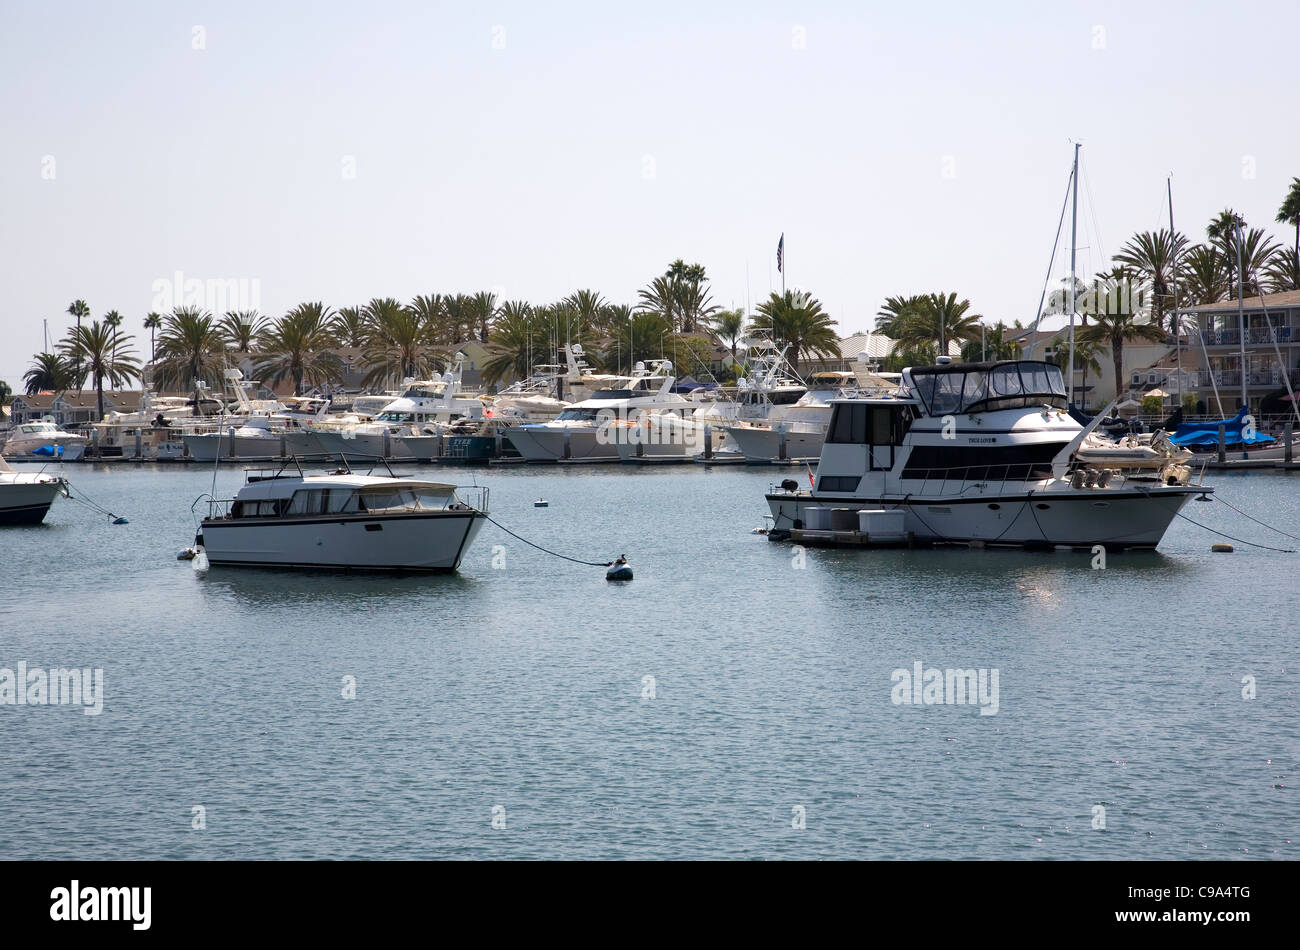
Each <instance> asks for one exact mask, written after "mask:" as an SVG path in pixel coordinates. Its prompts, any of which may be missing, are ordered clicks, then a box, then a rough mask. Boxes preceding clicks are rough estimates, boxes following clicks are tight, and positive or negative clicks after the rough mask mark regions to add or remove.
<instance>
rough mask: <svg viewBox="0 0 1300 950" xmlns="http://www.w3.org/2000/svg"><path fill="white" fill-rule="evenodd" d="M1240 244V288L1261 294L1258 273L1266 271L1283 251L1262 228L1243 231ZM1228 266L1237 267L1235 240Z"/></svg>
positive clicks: (1247, 291)
mask: <svg viewBox="0 0 1300 950" xmlns="http://www.w3.org/2000/svg"><path fill="white" fill-rule="evenodd" d="M1240 244H1241V281H1242V289H1243V290H1244V291H1245V292H1246V293H1254V294H1257V295H1258V294H1262V293H1263V292H1264V291H1263V288H1262V286H1261V284H1260V280H1259V278H1260V275H1261V274H1263V273H1266V272H1267V271H1268V268H1269V266H1270V265H1271V264H1272V263H1273V261H1274V259H1275V258H1276V257H1277V255H1278V254H1279V253H1280V252H1283V248H1282V246H1281V245H1280V244H1278V243H1277V241H1275V240H1273V238H1271V237H1269V235H1268V234H1267V233H1265V231H1264V229H1263V228H1251V229H1250V230H1249V231H1243V232H1242V234H1241V236H1240ZM1229 266H1230V267H1231V268H1232V269H1233V270H1234V271H1235V270H1236V269H1237V258H1236V243H1235V240H1234V245H1233V257H1232V260H1231V261H1230V262H1229Z"/></svg>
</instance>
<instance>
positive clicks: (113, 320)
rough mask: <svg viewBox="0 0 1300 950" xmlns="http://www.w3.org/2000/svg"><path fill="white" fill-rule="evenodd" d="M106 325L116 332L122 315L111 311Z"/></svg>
mask: <svg viewBox="0 0 1300 950" xmlns="http://www.w3.org/2000/svg"><path fill="white" fill-rule="evenodd" d="M104 323H105V324H106V325H108V326H110V327H112V328H113V330H114V331H116V330H117V329H118V328H120V327H121V326H122V315H121V314H120V313H118V312H117V311H116V310H110V311H108V313H106V314H104ZM101 415H102V413H101Z"/></svg>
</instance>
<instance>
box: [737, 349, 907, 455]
mask: <svg viewBox="0 0 1300 950" xmlns="http://www.w3.org/2000/svg"><path fill="white" fill-rule="evenodd" d="M901 382H902V375H901V374H899V373H871V374H862V373H857V374H855V373H850V372H847V371H838V372H837V371H830V372H824V373H813V375H812V376H811V377H810V378H809V380H808V392H807V393H805V394H804V395H803V396H801V397H800V398H799V400H798V401H797V402H795V403H793V404H792V405H788V406H774V407H773V408H772V411H771V412H770V413H769V414H768V416H767V418H766V419H765V420H763V421H761V422H738V423H736V424H735V425H731V426H728V427H727V430H726V431H727V435H728V436H729V437H730V439H731V442H732V444H733V445H734V446H735V448H736V449H737V450H738V451H739V452H741V453H742V454H743V455H744V456H745V461H746V462H750V463H759V464H761V463H764V462H773V461H784V460H786V459H804V460H809V459H815V458H817V457H818V456H820V455H821V451H822V443H823V442H824V441H825V440H826V427H827V426H828V425H829V424H830V419H831V403H832V401H833V400H834V399H837V398H841V397H859V396H865V395H884V394H892V393H894V392H895V391H897V389H898V386H899V384H900V383H901Z"/></svg>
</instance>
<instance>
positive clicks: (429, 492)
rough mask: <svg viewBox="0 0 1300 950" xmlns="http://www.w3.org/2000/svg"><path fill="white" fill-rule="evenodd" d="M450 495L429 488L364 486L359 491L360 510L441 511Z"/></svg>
mask: <svg viewBox="0 0 1300 950" xmlns="http://www.w3.org/2000/svg"><path fill="white" fill-rule="evenodd" d="M450 497H451V496H450V495H448V494H446V493H445V492H439V491H436V490H434V489H430V488H411V487H409V486H408V487H406V488H385V487H381V488H366V489H363V490H362V491H361V495H360V499H359V500H360V504H361V510H362V511H368V512H381V511H441V510H442V509H444V508H446V507H447V502H448V500H449V499H450Z"/></svg>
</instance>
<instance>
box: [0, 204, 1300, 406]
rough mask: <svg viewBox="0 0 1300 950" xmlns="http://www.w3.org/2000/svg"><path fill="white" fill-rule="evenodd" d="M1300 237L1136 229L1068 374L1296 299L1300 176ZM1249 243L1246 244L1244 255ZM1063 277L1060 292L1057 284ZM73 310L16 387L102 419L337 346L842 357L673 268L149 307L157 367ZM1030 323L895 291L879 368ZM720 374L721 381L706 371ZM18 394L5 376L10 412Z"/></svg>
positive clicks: (316, 363)
mask: <svg viewBox="0 0 1300 950" xmlns="http://www.w3.org/2000/svg"><path fill="white" fill-rule="evenodd" d="M1276 220H1277V222H1278V223H1282V224H1287V225H1289V226H1290V227H1291V228H1292V229H1294V239H1293V241H1292V242H1291V246H1290V247H1288V246H1287V245H1286V244H1283V243H1279V242H1278V241H1276V240H1274V239H1273V238H1272V237H1270V236H1269V235H1268V234H1267V232H1266V231H1265V229H1264V228H1260V227H1248V226H1247V224H1246V222H1245V221H1244V220H1243V219H1242V218H1241V216H1240V215H1239V214H1237V212H1236V211H1234V210H1233V209H1231V208H1227V209H1225V210H1224V211H1222V212H1220V213H1219V214H1218V215H1216V216H1215V217H1214V218H1213V219H1212V220H1211V221H1210V222H1209V224H1208V225H1207V226H1206V228H1205V235H1206V239H1205V241H1203V242H1200V243H1195V244H1193V243H1192V242H1191V241H1190V239H1189V238H1188V237H1187V236H1186V235H1185V234H1182V233H1181V232H1170V231H1169V230H1167V229H1160V230H1157V231H1145V232H1140V233H1137V234H1134V235H1133V236H1132V237H1131V238H1130V239H1129V240H1128V242H1127V243H1126V244H1125V245H1124V246H1123V248H1122V249H1121V250H1120V251H1119V252H1118V253H1117V254H1115V255H1114V257H1113V259H1112V263H1113V265H1114V266H1113V267H1112V268H1111V269H1110V270H1107V271H1104V272H1102V273H1100V274H1098V275H1096V276H1095V277H1094V278H1093V280H1092V281H1090V282H1088V281H1083V280H1078V281H1077V282H1076V288H1075V290H1076V312H1077V314H1078V317H1079V323H1078V325H1077V328H1076V332H1075V366H1074V368H1075V370H1076V372H1078V371H1082V372H1083V373H1084V378H1085V380H1086V378H1087V375H1088V373H1090V372H1091V373H1094V374H1098V375H1099V374H1100V373H1101V366H1102V362H1101V361H1102V360H1103V359H1107V358H1109V359H1110V360H1111V361H1112V363H1113V368H1114V371H1115V378H1116V379H1117V380H1120V379H1123V378H1124V372H1123V371H1124V368H1125V367H1124V363H1123V358H1124V346H1125V344H1128V343H1136V342H1161V341H1168V342H1171V345H1172V339H1173V336H1174V334H1175V331H1176V330H1177V329H1178V323H1179V321H1178V320H1177V318H1176V317H1175V314H1176V313H1177V312H1178V310H1180V309H1181V308H1185V307H1189V306H1198V305H1205V304H1210V303H1218V302H1220V301H1224V300H1230V299H1234V298H1235V297H1236V295H1237V292H1238V286H1237V284H1238V280H1239V278H1238V268H1237V258H1238V251H1239V250H1240V257H1241V269H1240V273H1241V277H1240V280H1241V282H1242V284H1243V286H1242V287H1241V290H1242V292H1243V293H1244V294H1245V295H1246V296H1265V295H1267V294H1274V293H1282V292H1285V291H1290V290H1298V289H1300V178H1295V179H1293V180H1292V184H1291V187H1290V189H1289V191H1288V192H1287V194H1286V196H1285V199H1284V201H1283V203H1282V205H1281V207H1280V209H1279V211H1278V213H1277V218H1276ZM1239 244H1240V248H1238V245H1239ZM1062 283H1065V282H1064V281H1063V282H1062ZM1068 296H1069V295H1068V288H1065V287H1062V288H1059V289H1057V290H1055V291H1053V293H1052V294H1051V295H1050V297H1049V299H1048V302H1047V305H1046V307H1045V309H1044V310H1043V314H1042V316H1044V317H1052V316H1063V315H1067V314H1068V307H1067V300H1068ZM66 314H67V315H68V316H70V317H72V318H73V319H74V321H75V323H73V325H72V326H70V327H69V329H68V331H67V334H66V336H65V337H64V338H63V339H62V340H61V341H59V342H58V343H57V344H56V345H55V346H54V347H53V350H52V351H50V352H42V353H37V354H35V355H34V356H33V357H32V359H31V363H30V365H29V368H28V370H27V372H26V373H25V374H24V375H23V380H22V385H23V387H24V391H25V392H26V393H28V394H29V395H30V394H34V393H40V392H63V391H68V390H84V389H93V390H94V391H95V393H96V396H97V408H98V411H99V415H100V416H101V417H102V416H103V414H104V397H103V393H104V389H105V386H106V385H107V386H108V387H109V388H110V389H111V388H125V387H126V386H127V385H129V384H131V383H132V382H136V381H140V382H143V381H144V380H146V379H147V380H148V382H149V384H150V386H151V388H152V389H154V390H155V391H160V392H161V391H168V392H178V393H180V392H187V393H191V394H194V395H195V396H197V395H198V393H199V388H198V384H199V383H203V384H204V385H206V386H209V387H213V388H216V389H220V388H221V386H222V383H223V378H222V374H223V371H224V370H225V369H226V368H227V367H228V366H230V365H233V364H236V363H238V362H240V361H243V360H248V361H250V362H251V363H252V365H253V367H254V375H255V377H256V378H257V379H259V380H260V381H262V382H265V383H269V384H270V385H272V386H275V385H279V384H282V383H284V382H286V381H289V382H291V383H292V386H293V390H294V393H295V394H302V393H303V392H304V391H305V390H306V389H308V388H313V387H315V388H320V387H325V388H328V387H331V386H335V385H337V384H338V383H339V382H340V381H341V380H342V379H343V377H344V374H345V366H346V365H347V364H345V361H344V359H343V358H341V357H340V355H339V351H340V350H347V351H349V352H350V354H353V355H354V359H355V362H356V363H357V364H359V365H360V366H361V367H362V370H363V373H364V375H363V378H362V387H363V388H366V389H383V388H391V387H392V386H393V385H396V384H397V383H398V382H400V380H402V379H404V378H408V377H427V376H429V375H432V374H438V373H442V372H444V371H445V369H446V368H447V366H448V365H449V364H450V363H451V361H452V360H453V359H454V354H455V353H456V352H457V350H458V349H459V348H460V347H462V346H464V345H466V344H469V343H470V342H471V341H473V342H475V343H477V344H479V345H480V346H481V347H482V348H483V351H484V352H485V353H486V354H487V355H486V357H485V359H484V360H483V363H482V366H481V372H482V378H483V383H484V384H485V385H505V384H508V383H510V382H512V381H513V380H515V379H522V378H526V377H527V376H528V375H529V374H530V373H531V372H532V369H533V367H534V365H536V364H539V363H551V362H553V361H554V360H555V359H556V358H557V353H558V352H559V350H560V348H561V347H563V346H564V345H565V344H569V343H580V344H582V346H583V350H584V357H585V358H586V359H587V360H588V362H590V363H591V364H592V366H593V368H594V369H596V370H598V371H604V372H610V373H628V372H630V371H631V369H632V367H634V366H635V365H636V363H637V362H638V361H645V360H652V359H669V360H672V362H673V364H674V365H675V366H677V367H678V369H679V371H680V372H681V373H682V374H683V375H686V374H703V375H708V376H712V377H715V378H717V379H718V382H720V383H724V384H725V383H728V382H734V380H735V378H736V376H737V375H741V374H743V367H742V366H741V365H740V359H741V357H742V353H741V350H742V342H743V341H744V340H745V339H746V338H748V337H750V336H754V335H759V336H764V337H767V338H770V339H771V340H772V342H773V343H774V344H775V345H776V346H778V347H788V350H787V359H788V360H789V362H790V365H791V368H792V369H794V370H795V371H796V372H798V370H799V366H800V363H801V362H806V361H807V360H809V359H840V358H842V357H841V352H840V343H841V340H840V338H839V337H838V335H837V334H836V332H835V331H836V323H835V320H834V318H833V317H832V316H831V315H830V314H829V313H827V312H826V311H825V310H824V309H823V307H822V305H821V303H820V301H818V300H817V299H816V297H815V296H813V295H812V294H810V293H808V292H807V291H804V290H796V289H790V290H786V291H784V292H783V293H775V292H774V293H771V294H770V295H769V296H768V297H767V299H765V300H763V301H762V302H760V303H759V304H758V305H757V306H756V307H755V308H754V309H753V312H752V313H748V314H747V313H745V311H744V309H743V308H741V309H731V310H728V309H725V308H722V307H720V306H718V305H717V304H715V303H714V302H713V298H712V295H711V288H710V284H709V280H708V275H707V273H706V270H705V267H704V265H702V264H698V263H696V264H687V263H686V262H685V261H684V260H681V259H678V260H675V261H673V262H672V264H670V265H669V267H668V268H667V270H666V271H665V272H664V273H663V274H662V275H660V276H658V277H655V278H653V279H652V280H651V281H650V282H649V283H647V284H646V286H644V287H643V288H641V290H639V291H638V293H637V299H636V302H635V303H614V302H612V301H610V300H609V299H608V298H606V297H605V296H604V295H603V294H601V293H600V292H599V291H596V290H593V289H581V290H576V291H574V292H573V293H571V294H570V295H568V296H567V297H565V298H563V299H562V300H559V301H555V302H553V303H545V304H534V303H530V302H528V301H524V300H500V299H498V297H497V296H496V295H495V294H493V293H490V292H486V291H484V292H479V293H475V294H436V293H435V294H427V295H419V296H416V297H414V298H412V299H411V300H410V301H409V302H406V303H403V302H402V301H400V300H397V299H395V298H392V297H376V298H372V299H371V300H370V301H369V302H368V303H365V304H357V305H351V306H343V307H339V308H337V309H335V308H333V307H331V306H329V305H327V304H325V303H323V302H321V301H308V302H303V303H300V304H298V305H297V306H295V307H293V308H292V309H290V310H289V311H288V312H286V313H285V314H284V315H283V316H280V317H278V318H273V317H270V316H267V315H265V314H262V313H259V312H258V311H256V310H239V311H228V312H225V313H223V314H221V315H217V314H214V313H212V312H210V311H208V310H204V309H203V308H201V307H197V306H179V307H176V308H175V309H174V310H172V311H171V312H170V313H166V314H162V313H156V312H155V313H150V314H148V315H147V316H146V317H145V318H144V320H143V328H144V330H146V331H147V332H148V341H147V342H148V350H147V353H148V359H147V360H144V361H143V362H142V358H141V356H138V355H137V352H136V343H135V336H134V335H133V334H130V333H126V332H123V330H122V325H123V323H124V318H123V317H122V315H121V314H120V313H119V312H118V311H116V310H111V311H109V312H108V313H107V314H105V316H104V317H103V318H102V319H100V320H95V319H93V318H92V317H91V311H90V307H89V305H88V304H87V303H86V302H85V301H84V300H75V301H73V302H72V303H71V304H70V305H69V306H68V308H67V310H66ZM1027 330H1028V328H1027V327H1026V326H1025V325H1024V324H1022V323H1021V321H1019V320H1016V321H1014V322H1013V323H1011V324H1007V323H1005V322H1003V321H997V322H995V323H990V322H989V321H988V320H987V319H986V318H984V317H983V316H981V315H980V314H978V313H974V312H972V309H971V302H970V300H969V299H968V298H963V297H961V296H960V295H959V294H957V293H953V292H948V291H943V292H932V293H923V294H912V295H896V296H890V297H888V298H886V300H885V302H884V303H883V304H882V305H881V307H880V309H879V311H878V312H877V315H876V321H875V329H874V332H876V333H879V334H881V335H883V336H885V337H889V338H890V339H892V340H893V341H894V346H893V348H892V351H891V352H890V353H889V354H888V355H887V356H885V357H884V358H883V359H881V360H880V361H879V368H880V369H882V370H886V371H890V370H892V371H897V370H900V369H902V368H903V367H905V366H909V365H924V364H928V363H933V362H934V361H935V358H936V357H937V356H939V355H940V353H941V352H942V351H945V350H946V351H948V352H950V353H952V351H953V350H954V349H959V355H958V354H957V353H953V355H954V358H959V359H961V360H962V361H967V362H973V361H977V360H980V359H982V358H987V359H1015V358H1018V357H1019V356H1021V355H1022V353H1023V351H1024V349H1025V347H1024V346H1023V345H1022V341H1023V340H1025V339H1026V333H1027ZM1037 340H1038V343H1039V344H1042V345H1049V346H1052V347H1053V354H1052V357H1051V358H1052V359H1053V360H1054V361H1055V362H1057V363H1058V364H1061V365H1063V364H1064V362H1065V359H1066V354H1065V352H1064V347H1062V346H1059V345H1056V344H1058V343H1059V342H1060V331H1050V332H1049V331H1043V332H1041V333H1039V334H1038V338H1037ZM711 366H712V367H715V368H716V367H719V366H721V367H722V372H721V373H715V372H713V371H711V370H710V367H711ZM12 395H13V390H12V388H11V387H10V385H9V384H8V383H7V382H5V381H3V380H0V405H7V404H8V402H9V401H10V399H11V397H12Z"/></svg>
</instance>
